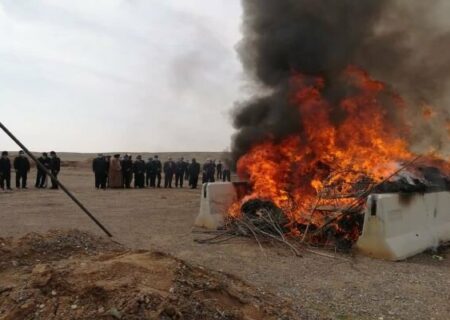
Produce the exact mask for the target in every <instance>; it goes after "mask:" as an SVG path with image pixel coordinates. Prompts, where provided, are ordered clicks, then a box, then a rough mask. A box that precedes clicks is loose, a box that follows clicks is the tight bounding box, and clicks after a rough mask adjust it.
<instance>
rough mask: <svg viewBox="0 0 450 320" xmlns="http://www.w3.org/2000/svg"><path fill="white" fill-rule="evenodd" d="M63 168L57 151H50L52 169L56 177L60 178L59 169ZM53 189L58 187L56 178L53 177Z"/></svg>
mask: <svg viewBox="0 0 450 320" xmlns="http://www.w3.org/2000/svg"><path fill="white" fill-rule="evenodd" d="M60 170H61V159H59V158H58V156H57V155H56V152H55V151H52V152H50V171H51V173H52V175H53V176H54V177H55V178H58V174H59V171H60ZM52 189H55V190H56V189H58V184H57V183H56V180H53V179H52Z"/></svg>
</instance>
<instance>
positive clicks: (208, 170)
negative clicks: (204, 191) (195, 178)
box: [202, 159, 216, 183]
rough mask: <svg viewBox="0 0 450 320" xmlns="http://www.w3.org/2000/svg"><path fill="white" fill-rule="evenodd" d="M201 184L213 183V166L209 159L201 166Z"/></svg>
mask: <svg viewBox="0 0 450 320" xmlns="http://www.w3.org/2000/svg"><path fill="white" fill-rule="evenodd" d="M202 171H203V172H202V174H203V183H208V182H214V181H215V179H214V174H215V171H216V169H215V165H214V162H213V161H212V160H211V159H208V160H207V161H206V163H205V164H204V165H203V170H202Z"/></svg>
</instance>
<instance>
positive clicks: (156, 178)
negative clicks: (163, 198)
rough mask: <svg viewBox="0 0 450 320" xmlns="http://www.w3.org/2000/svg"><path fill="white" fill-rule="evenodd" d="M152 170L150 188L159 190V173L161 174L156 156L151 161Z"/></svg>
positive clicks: (160, 165)
mask: <svg viewBox="0 0 450 320" xmlns="http://www.w3.org/2000/svg"><path fill="white" fill-rule="evenodd" d="M152 169H153V171H152V172H153V173H152V175H151V178H150V186H151V187H153V188H154V187H155V186H156V187H158V188H161V172H162V163H161V160H159V157H158V155H155V157H154V158H153V161H152Z"/></svg>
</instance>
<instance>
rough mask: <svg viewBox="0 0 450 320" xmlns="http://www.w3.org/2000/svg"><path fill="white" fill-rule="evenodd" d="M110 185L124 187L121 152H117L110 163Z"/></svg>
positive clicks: (111, 186)
mask: <svg viewBox="0 0 450 320" xmlns="http://www.w3.org/2000/svg"><path fill="white" fill-rule="evenodd" d="M108 186H109V187H110V188H123V180H122V166H121V165H120V154H115V155H114V157H112V158H111V162H110V163H109V174H108Z"/></svg>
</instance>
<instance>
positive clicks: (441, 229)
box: [356, 192, 450, 260]
mask: <svg viewBox="0 0 450 320" xmlns="http://www.w3.org/2000/svg"><path fill="white" fill-rule="evenodd" d="M445 241H450V192H434V193H426V194H417V193H414V194H407V195H402V194H397V193H395V194H373V195H371V196H370V197H369V199H368V202H367V210H366V213H365V217H364V226H363V231H362V235H361V237H360V238H359V239H358V241H357V243H356V248H357V249H358V250H359V251H361V252H362V253H364V254H366V255H369V256H373V257H376V258H382V259H389V260H403V259H406V258H408V257H411V256H413V255H415V254H418V253H420V252H423V251H424V250H426V249H430V248H433V247H437V246H438V245H439V243H441V242H445Z"/></svg>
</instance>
